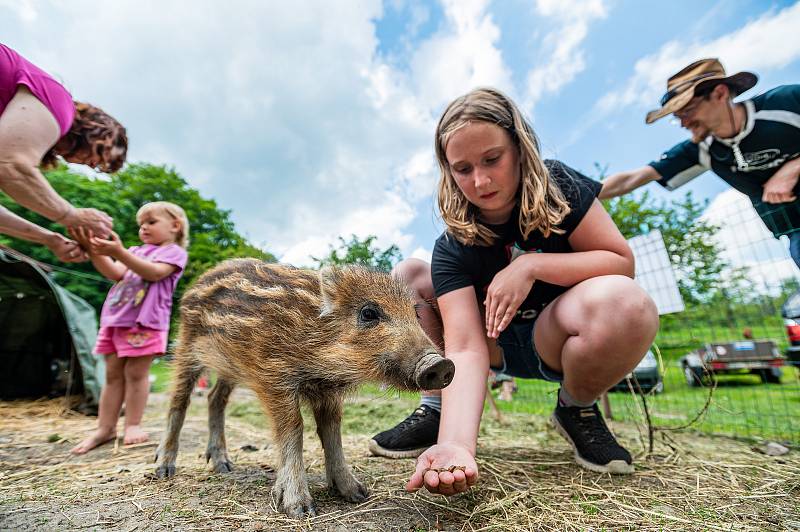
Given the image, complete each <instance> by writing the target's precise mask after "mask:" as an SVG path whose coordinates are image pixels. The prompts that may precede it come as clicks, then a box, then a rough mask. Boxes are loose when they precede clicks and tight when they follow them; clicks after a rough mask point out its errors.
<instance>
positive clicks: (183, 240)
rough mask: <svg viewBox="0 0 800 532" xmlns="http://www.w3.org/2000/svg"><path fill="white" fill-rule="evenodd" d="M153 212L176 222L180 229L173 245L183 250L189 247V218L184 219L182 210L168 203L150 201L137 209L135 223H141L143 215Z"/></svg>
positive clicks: (184, 215)
mask: <svg viewBox="0 0 800 532" xmlns="http://www.w3.org/2000/svg"><path fill="white" fill-rule="evenodd" d="M153 212H158V213H164V214H166V215H167V216H169V217H170V218H172V219H173V220H178V223H179V224H180V229H179V230H178V236H177V238H176V239H175V243H176V244H178V245H179V246H180V247H182V248H184V249H186V248H187V247H189V218H187V217H186V211H184V210H183V208H181V207H180V206H178V205H175V204H174V203H170V202H169V201H152V202H150V203H145V204H144V205H142V206H141V207H139V211H138V212H137V213H136V223H141V222H142V218H143V217H144V216H145V215H147V214H150V213H153Z"/></svg>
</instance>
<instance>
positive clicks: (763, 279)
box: [701, 189, 800, 293]
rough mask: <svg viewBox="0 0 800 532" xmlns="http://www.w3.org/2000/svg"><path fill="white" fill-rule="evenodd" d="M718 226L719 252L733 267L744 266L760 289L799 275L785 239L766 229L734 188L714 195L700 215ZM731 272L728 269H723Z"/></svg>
mask: <svg viewBox="0 0 800 532" xmlns="http://www.w3.org/2000/svg"><path fill="white" fill-rule="evenodd" d="M701 220H706V221H709V222H711V223H713V224H715V225H717V226H718V227H719V231H717V233H716V234H715V238H716V240H717V242H718V243H719V245H720V249H721V252H720V255H721V257H722V258H723V259H725V260H726V261H727V262H728V263H729V264H730V265H731V266H732V267H733V268H746V269H747V270H748V278H749V279H750V280H751V281H752V282H753V285H754V286H755V287H756V288H757V289H758V290H760V291H762V292H765V293H767V292H772V291H774V290H775V289H776V288H777V287H778V286H780V282H781V280H782V279H788V278H792V277H800V272H798V270H797V267H796V266H795V264H794V261H793V260H792V259H791V257H790V256H789V251H788V241H787V240H786V239H785V237H784V238H782V239H781V240H777V239H775V238H773V236H772V233H770V232H769V230H768V229H767V228H766V226H765V225H764V223H763V222H762V221H761V219H760V218H759V216H758V213H756V211H755V209H754V208H753V206H752V204H751V203H750V200H749V199H748V198H747V196H745V195H744V194H742V193H741V192H738V191H737V190H734V189H728V190H726V191H724V192H721V193H720V194H718V195H717V197H716V198H714V200H713V201H712V202H711V203H710V204H709V206H708V208H707V209H706V210H705V212H704V213H703V215H702V216H701ZM723 274H724V275H730V272H724V273H723Z"/></svg>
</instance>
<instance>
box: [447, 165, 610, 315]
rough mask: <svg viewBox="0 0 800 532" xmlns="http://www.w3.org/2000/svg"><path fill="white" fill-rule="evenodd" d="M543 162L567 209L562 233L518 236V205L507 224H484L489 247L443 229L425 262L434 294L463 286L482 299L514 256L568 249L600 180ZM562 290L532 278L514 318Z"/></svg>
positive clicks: (541, 305) (538, 307) (533, 310)
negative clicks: (488, 233)
mask: <svg viewBox="0 0 800 532" xmlns="http://www.w3.org/2000/svg"><path fill="white" fill-rule="evenodd" d="M544 163H545V166H546V167H547V169H548V170H549V171H550V176H551V177H552V178H553V179H554V180H555V182H556V183H557V184H558V187H559V188H560V189H561V192H562V193H563V194H564V197H565V199H566V200H567V203H568V204H569V207H570V213H569V214H568V215H567V216H566V217H565V218H564V220H563V221H562V222H561V224H560V225H559V226H558V227H559V228H560V229H563V230H564V233H563V234H555V233H551V234H550V236H549V237H547V238H545V237H544V236H543V235H542V233H541V232H540V231H539V230H535V231H533V232H532V233H531V234H530V235H529V236H528V238H527V239H523V238H522V234H521V232H520V230H519V207H516V208H515V209H514V211H513V212H512V213H511V218H509V220H508V222H506V223H504V224H501V225H487V227H489V228H490V229H491V230H492V231H494V233H495V234H497V235H498V239H497V240H496V241H495V243H494V244H492V245H491V246H478V245H473V246H465V245H464V244H461V243H460V242H459V241H458V240H456V239H455V237H453V236H452V235H450V234H448V233H447V231H445V232H444V233H442V235H441V236H440V237H439V238H438V239H437V240H436V245H435V246H434V248H433V259H432V262H431V274H432V277H433V288H434V291H435V293H436V297H440V296H442V295H444V294H446V293H448V292H452V291H453V290H457V289H459V288H464V287H465V286H473V287H474V288H475V294H476V296H477V298H478V301H481V302H482V301H483V300H484V299H485V298H486V289H487V288H488V287H489V284H491V282H492V279H493V278H494V276H495V275H496V274H497V272H499V271H500V270H502V269H503V268H505V267H506V266H508V265H509V264H510V263H511V260H512V259H513V258H516V257H517V256H518V255H520V254H522V253H527V252H534V253H569V252H571V251H572V247H571V246H570V245H569V240H568V239H569V236H570V235H571V234H572V232H573V231H574V230H575V228H576V227H578V224H579V223H580V222H581V220H582V219H583V217H584V216H585V215H586V213H587V212H588V210H589V207H591V206H592V202H593V201H594V199H595V198H596V197H597V195H598V194H599V193H600V189H601V188H602V184H600V183H598V182H597V181H594V180H592V179H589V178H588V177H586V176H584V175H583V174H581V173H579V172H577V171H575V170H573V169H572V168H570V167H568V166H567V165H565V164H563V163H561V162H559V161H551V160H546V161H545V162H544ZM567 288H568V287H566V286H557V285H553V284H548V283H545V282H542V281H536V282H534V283H533V288H532V289H531V291H530V293H529V294H528V297H527V298H526V299H525V301H524V302H523V303H522V304H521V305H520V307H519V310H518V311H517V316H516V317H517V318H523V319H532V318H535V317H536V316H537V315H538V314H539V312H541V311H542V309H544V307H545V306H546V305H547V304H548V303H550V302H551V301H553V300H554V299H555V298H556V297H558V296H559V295H561V294H562V293H564V292H565V291H566V290H567Z"/></svg>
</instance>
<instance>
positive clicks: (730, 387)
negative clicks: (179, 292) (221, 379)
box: [151, 351, 800, 443]
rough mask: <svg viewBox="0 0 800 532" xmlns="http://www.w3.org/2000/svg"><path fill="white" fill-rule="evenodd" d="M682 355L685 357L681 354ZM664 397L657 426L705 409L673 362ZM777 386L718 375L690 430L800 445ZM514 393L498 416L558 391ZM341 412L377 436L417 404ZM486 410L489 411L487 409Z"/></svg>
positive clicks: (796, 419)
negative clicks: (350, 413)
mask: <svg viewBox="0 0 800 532" xmlns="http://www.w3.org/2000/svg"><path fill="white" fill-rule="evenodd" d="M684 353H685V351H684ZM664 363H665V364H666V371H665V373H664V392H663V393H660V394H657V395H648V396H647V397H646V400H647V404H648V407H649V410H650V414H651V418H652V420H653V422H654V424H655V425H656V426H663V427H678V426H682V425H685V424H687V423H688V422H689V421H691V420H692V419H694V417H695V416H696V415H697V414H698V413H699V412H700V411H701V410H702V408H703V406H704V405H705V404H706V401H707V398H708V393H709V390H708V389H707V388H705V387H703V388H690V387H689V386H688V385H687V384H686V381H685V380H684V376H683V372H682V371H681V369H680V367H678V365H677V360H675V357H674V356H673V357H665V358H664ZM151 373H152V374H153V375H155V376H156V381H155V383H154V386H153V388H154V390H155V391H166V390H167V389H168V383H169V379H170V364H169V362H166V361H164V360H161V361H159V363H157V364H153V366H152V367H151ZM781 382H782V383H781V384H761V380H760V379H759V378H758V377H757V376H755V375H727V376H726V375H723V376H720V377H719V379H718V383H719V384H718V386H717V388H716V390H715V391H714V395H713V399H712V403H711V406H710V408H709V409H708V411H707V412H706V414H705V415H704V416H703V417H702V418H701V419H700V420H698V422H697V423H695V424H694V425H692V429H693V430H697V431H700V432H706V433H712V434H725V435H730V436H737V437H744V438H762V439H772V440H778V441H789V442H794V443H798V442H800V379H799V378H798V372H797V370H796V369H793V368H788V367H785V368H784V374H783V377H782V381H781ZM517 385H518V387H519V390H518V392H517V393H516V394H515V395H514V400H513V401H512V402H510V403H506V402H503V401H498V406H499V407H500V409H501V410H505V411H514V412H524V413H530V414H536V415H538V416H549V415H550V413H551V412H552V410H553V407H554V405H555V401H556V399H555V398H556V391H557V389H558V385H556V384H553V383H548V382H544V381H536V380H524V379H517ZM381 396H384V397H391V398H392V402H391V403H390V404H387V402H386V401H370V400H369V398H370V397H381ZM609 400H610V403H611V411H612V413H613V416H614V419H617V420H625V421H632V422H637V423H641V422H642V420H643V417H642V413H641V412H642V411H641V408H640V406H641V403H640V402H639V400H638V399H635V398H634V397H633V396H632V395H631V394H630V393H625V392H613V393H609ZM348 403H349V404H348V405H347V406H346V407H345V408H346V409H348V410H350V409H353V408H355V409H356V410H357V411H358V413H359V415H357V416H346V417H345V419H344V421H343V423H344V425H343V430H344V432H346V433H361V434H369V433H377V432H380V431H382V430H385V429H386V428H387V427H386V426H385V425H386V421H385V420H386V419H388V418H393V417H397V419H398V421H399V420H400V419H402V416H401V417H398V412H403V413H404V414H402V415H406V414H407V413H408V412H411V410H412V409H413V408H414V407H415V406H416V405H417V404H418V396H417V395H416V394H414V393H398V392H397V391H394V390H390V391H384V390H382V389H381V388H379V387H378V386H375V385H366V386H364V387H362V389H361V390H360V391H359V394H357V395H356V396H354V397H351V398H349V399H348ZM487 408H488V407H487ZM228 415H230V416H233V417H238V418H242V419H244V420H246V421H248V422H250V423H252V424H253V425H255V426H259V427H264V426H266V424H267V422H266V420H265V418H264V416H263V414H262V412H261V409H260V408H258V407H256V406H255V405H249V404H241V405H240V404H236V403H234V404H232V405H231V406H230V409H229V411H228Z"/></svg>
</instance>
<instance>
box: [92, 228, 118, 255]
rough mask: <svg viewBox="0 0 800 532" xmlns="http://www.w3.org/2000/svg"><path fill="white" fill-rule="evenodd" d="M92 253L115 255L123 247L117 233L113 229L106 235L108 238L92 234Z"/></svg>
mask: <svg viewBox="0 0 800 532" xmlns="http://www.w3.org/2000/svg"><path fill="white" fill-rule="evenodd" d="M90 242H91V247H92V251H91V252H92V254H93V255H95V254H96V255H108V256H109V257H116V256H117V255H118V254H119V253H120V252H121V251H123V250H124V249H125V248H124V247H122V240H120V239H119V235H118V234H117V233H115V232H114V231H111V234H110V235H108V239H105V238H99V237H96V236H93V237H92V238H91V240H90Z"/></svg>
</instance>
